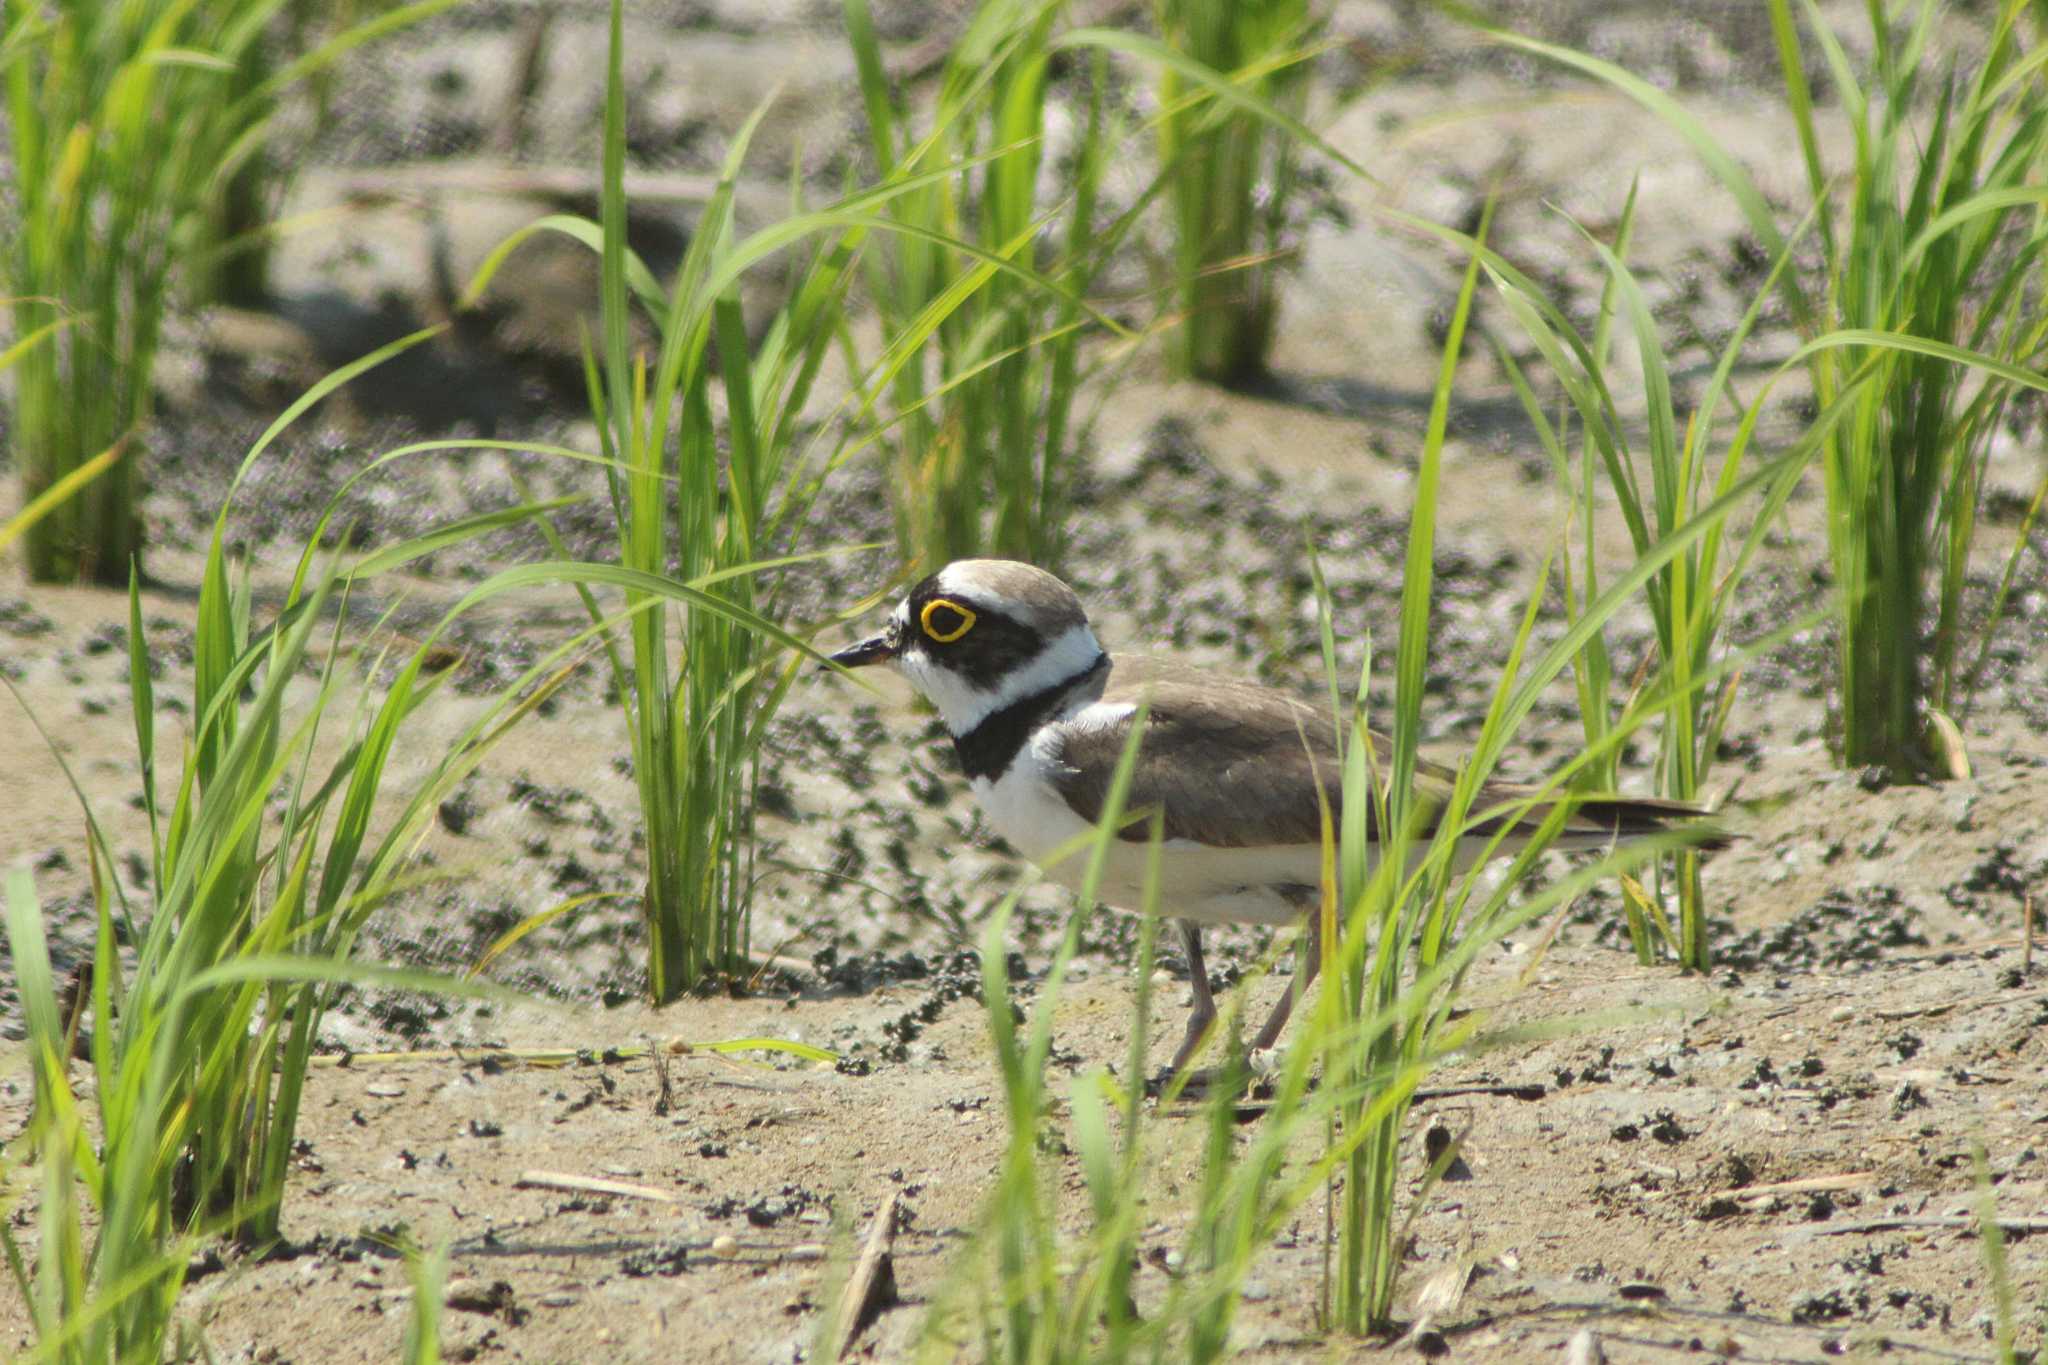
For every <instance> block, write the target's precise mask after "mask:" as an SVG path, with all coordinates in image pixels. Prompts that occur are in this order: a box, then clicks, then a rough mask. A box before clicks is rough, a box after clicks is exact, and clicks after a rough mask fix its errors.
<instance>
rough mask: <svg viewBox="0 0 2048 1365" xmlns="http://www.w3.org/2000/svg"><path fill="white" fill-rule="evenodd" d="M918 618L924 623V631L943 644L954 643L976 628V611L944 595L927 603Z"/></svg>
mask: <svg viewBox="0 0 2048 1365" xmlns="http://www.w3.org/2000/svg"><path fill="white" fill-rule="evenodd" d="M917 619H918V620H919V621H921V622H923V623H924V633H925V634H926V635H929V636H931V638H932V639H933V640H935V641H937V642H938V643H939V644H942V645H950V644H952V643H953V642H954V641H955V640H957V639H959V638H960V637H961V636H963V635H965V634H966V633H967V632H968V631H970V630H972V629H973V628H974V613H973V612H971V611H969V610H968V609H967V608H965V607H963V606H961V605H960V604H959V603H958V602H949V601H947V600H946V599H945V598H943V597H939V598H934V599H933V600H932V601H930V602H927V603H925V605H924V611H923V612H921V613H920V614H919V615H918V618H917Z"/></svg>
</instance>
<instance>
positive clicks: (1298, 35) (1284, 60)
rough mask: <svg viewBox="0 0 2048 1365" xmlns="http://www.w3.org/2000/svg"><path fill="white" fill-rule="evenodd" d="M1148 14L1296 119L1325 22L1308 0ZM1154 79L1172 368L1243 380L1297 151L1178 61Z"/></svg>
mask: <svg viewBox="0 0 2048 1365" xmlns="http://www.w3.org/2000/svg"><path fill="white" fill-rule="evenodd" d="M1157 12H1158V19H1159V28H1160V32H1161V34H1162V35H1163V36H1164V37H1165V40H1166V43H1167V46H1168V47H1169V48H1170V49H1171V50H1172V51H1174V52H1176V53H1178V54H1181V55H1182V56H1185V57H1187V58H1189V59H1190V60H1192V61H1193V62H1196V63H1199V64H1200V65H1201V66H1203V67H1205V68H1207V69H1208V70H1210V71H1212V72H1215V73H1217V74H1219V75H1221V76H1224V77H1226V78H1228V79H1229V80H1230V81H1231V83H1232V84H1233V86H1235V87H1236V88H1237V89H1238V90H1240V91H1242V92H1243V93H1244V94H1246V95H1249V96H1251V97H1253V98H1255V99H1257V100H1259V101H1260V102H1262V103H1264V104H1266V105H1267V106H1269V107H1270V108H1272V109H1275V110H1279V111H1281V112H1283V113H1285V114H1287V115H1289V116H1290V117H1292V118H1294V119H1297V120H1298V119H1299V118H1300V117H1301V115H1302V114H1303V113H1304V112H1305V111H1306V107H1307V103H1308V66H1307V59H1308V58H1310V57H1312V56H1313V55H1314V54H1315V51H1316V39H1317V36H1318V34H1319V32H1320V30H1321V27H1322V20H1321V18H1320V16H1319V15H1318V14H1317V13H1316V12H1315V10H1314V8H1313V7H1312V6H1311V4H1310V3H1309V0H1242V2H1241V3H1240V2H1238V0H1160V3H1159V4H1158V6H1157ZM1159 81H1160V85H1159V101H1160V105H1161V106H1162V109H1163V111H1164V113H1163V116H1162V117H1161V119H1160V120H1159V125H1158V137H1159V161H1160V164H1161V165H1162V166H1164V167H1166V168H1167V172H1168V175H1169V184H1170V186H1171V189H1170V198H1171V201H1172V209H1173V228H1174V234H1173V240H1174V260H1173V276H1174V283H1175V287H1176V290H1177V293H1178V296H1179V302H1180V312H1181V317H1180V327H1179V329H1178V331H1176V332H1175V334H1174V339H1173V343H1172V346H1171V355H1172V358H1173V363H1174V367H1175V369H1176V370H1177V371H1178V372H1179V373H1181V374H1183V375H1187V376H1191V377H1193V378H1196V379H1206V380H1209V381H1212V382H1215V383H1220V384H1234V385H1242V384H1246V383H1249V382H1251V381H1253V380H1256V379H1257V378H1259V376H1261V375H1263V374H1264V373H1265V369H1266V360H1267V358H1268V356H1270V355H1271V354H1272V349H1273V337H1274V335H1275V329H1276V328H1277V326H1278V323H1279V316H1280V282H1281V279H1282V278H1283V274H1284V272H1285V271H1286V269H1287V268H1288V267H1289V265H1290V264H1291V263H1292V256H1293V252H1294V249H1295V243H1294V241H1293V235H1294V233H1295V231H1296V230H1297V228H1298V224H1297V223H1296V222H1295V221H1294V215H1295V214H1296V213H1298V212H1299V205H1298V203H1297V202H1296V200H1297V191H1298V190H1299V189H1300V186H1301V176H1300V166H1299V160H1300V157H1301V155H1302V153H1303V150H1304V149H1303V147H1302V145H1301V142H1300V139H1299V138H1297V137H1296V136H1295V135H1294V134H1293V133H1292V132H1290V131H1289V130H1288V129H1287V128H1285V127H1283V126H1280V125H1278V124H1276V123H1274V122H1272V121H1270V120H1268V119H1264V118H1261V117H1259V116H1257V115H1256V114H1254V113H1252V112H1250V111H1248V110H1246V109H1245V108H1243V107H1242V106H1240V105H1238V104H1235V103H1232V102H1226V101H1222V100H1218V99H1214V98H1208V97H1207V93H1208V92H1207V91H1206V89H1205V87H1204V86H1203V85H1202V84H1201V83H1199V82H1198V81H1195V80H1193V79H1191V78H1190V76H1189V74H1188V72H1187V71H1186V69H1185V68H1183V67H1180V66H1175V65H1167V66H1163V67H1162V68H1161V70H1160V76H1159Z"/></svg>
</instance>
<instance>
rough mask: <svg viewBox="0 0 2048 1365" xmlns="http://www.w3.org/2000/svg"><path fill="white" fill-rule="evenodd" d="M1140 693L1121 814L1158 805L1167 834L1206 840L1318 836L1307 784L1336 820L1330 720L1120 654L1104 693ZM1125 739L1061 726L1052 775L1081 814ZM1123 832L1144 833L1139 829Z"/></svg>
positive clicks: (1231, 843)
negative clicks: (1141, 724)
mask: <svg viewBox="0 0 2048 1365" xmlns="http://www.w3.org/2000/svg"><path fill="white" fill-rule="evenodd" d="M1140 699H1144V700H1145V701H1147V702H1148V704H1149V711H1148V718H1147V722H1146V726H1145V736H1144V739H1143V741H1142V743H1141V746H1140V748H1139V751H1138V758H1137V766H1136V768H1135V769H1134V770H1133V772H1132V775H1131V793H1130V798H1129V800H1128V801H1127V802H1126V806H1127V808H1128V809H1130V810H1132V811H1134V812H1135V811H1139V810H1151V809H1156V810H1158V811H1159V812H1160V813H1161V814H1162V816H1163V817H1164V820H1165V827H1166V837H1167V838H1169V839H1193V840H1196V841H1197V842H1200V843H1204V844H1208V845H1211V846H1214V847H1223V848H1248V847H1259V846H1265V845H1272V844H1313V843H1317V842H1319V841H1320V840H1321V839H1322V820H1321V816H1320V814H1319V811H1318V808H1317V803H1316V785H1317V783H1318V781H1320V782H1321V784H1322V786H1323V789H1324V792H1325V795H1326V797H1327V799H1328V801H1329V803H1330V811H1331V818H1332V819H1333V820H1334V819H1335V818H1336V815H1337V811H1338V808H1339V800H1340V792H1339V790H1338V788H1339V787H1340V786H1341V784H1342V781H1343V773H1342V770H1341V769H1340V768H1339V767H1338V764H1337V753H1336V745H1335V742H1334V739H1333V734H1332V731H1331V727H1330V718H1329V717H1328V716H1326V715H1324V714H1322V712H1321V711H1320V710H1318V709H1317V708H1316V707H1314V706H1311V705H1309V704H1308V703H1307V702H1303V701H1297V700H1296V699H1295V698H1293V697H1290V696H1288V695H1286V694H1285V693H1282V692H1275V691H1273V690H1272V689H1271V688H1265V687H1258V686H1255V685H1253V684H1250V683H1243V682H1238V681H1235V680H1233V679H1228V678H1217V677H1213V676H1210V675H1206V674H1198V673H1194V672H1192V671H1190V670H1184V669H1178V668H1174V667H1172V666H1171V665H1165V664H1159V663H1154V662H1153V661H1148V660H1133V659H1118V660H1117V662H1116V666H1115V671H1114V672H1113V673H1112V674H1111V676H1110V681H1109V686H1108V688H1107V689H1106V690H1105V692H1104V694H1103V700H1104V701H1106V702H1129V703H1136V702H1138V701H1139V700H1140ZM1127 736H1128V731H1127V730H1125V729H1124V728H1123V727H1121V726H1117V727H1109V728H1101V729H1090V728H1078V727H1075V728H1068V729H1065V730H1064V731H1063V736H1062V745H1061V749H1060V751H1059V753H1058V754H1057V755H1055V757H1056V758H1057V759H1058V760H1059V763H1060V771H1059V772H1058V773H1057V774H1056V776H1055V778H1054V780H1055V782H1056V783H1057V785H1058V787H1059V790H1060V793H1061V795H1063V796H1064V797H1065V798H1066V799H1067V802H1068V804H1070V805H1071V806H1073V807H1074V809H1075V811H1076V812H1077V813H1078V814H1079V815H1080V816H1081V818H1083V819H1084V820H1090V821H1093V820H1095V819H1096V818H1098V817H1099V816H1100V815H1101V813H1102V806H1103V802H1104V800H1105V799H1106V798H1107V796H1108V793H1109V782H1110V778H1111V777H1112V776H1113V775H1114V773H1115V771H1116V765H1117V761H1118V760H1119V759H1120V758H1121V757H1122V756H1123V749H1124V742H1125V739H1126V738H1127ZM1123 837H1124V838H1126V839H1143V838H1145V837H1146V826H1145V824H1143V823H1138V824H1133V825H1130V826H1127V827H1126V828H1125V830H1124V833H1123Z"/></svg>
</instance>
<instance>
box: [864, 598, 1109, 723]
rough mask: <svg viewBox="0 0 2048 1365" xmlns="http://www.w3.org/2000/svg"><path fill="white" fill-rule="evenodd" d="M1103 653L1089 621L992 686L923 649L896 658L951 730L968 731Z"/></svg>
mask: <svg viewBox="0 0 2048 1365" xmlns="http://www.w3.org/2000/svg"><path fill="white" fill-rule="evenodd" d="M1101 654H1102V646H1101V644H1099V643H1098V642H1097V641H1096V639H1095V632H1094V631H1092V630H1090V629H1089V628H1088V627H1087V626H1085V625H1079V626H1073V627H1070V628H1069V629H1068V630H1067V631H1066V633H1065V634H1063V635H1061V636H1060V637H1059V638H1058V639H1056V640H1054V641H1053V642H1052V643H1051V644H1049V645H1047V646H1046V647H1045V648H1044V649H1042V650H1040V651H1039V652H1038V655H1037V657H1035V658H1034V659H1032V660H1031V662H1029V663H1027V664H1025V665H1024V666H1023V667H1022V668H1019V669H1017V670H1015V671H1014V672H1012V673H1010V674H1009V675H1008V676H1007V677H1004V678H1001V679H999V680H998V681H997V683H996V686H995V687H993V688H988V689H983V688H979V687H976V686H975V685H974V684H973V683H971V682H969V681H968V680H967V679H966V678H963V677H961V676H960V675H959V674H958V673H955V672H954V671H953V670H952V669H950V668H945V667H942V666H940V665H937V664H935V663H933V662H932V660H931V658H930V657H929V656H927V655H926V654H925V653H924V651H923V650H912V651H906V652H905V653H903V654H900V655H898V656H897V657H896V658H895V659H893V660H891V663H892V664H893V665H894V666H895V668H896V671H897V672H899V673H901V674H902V675H903V676H904V677H905V678H907V679H909V680H910V684H911V686H913V687H915V688H916V689H917V690H918V691H920V692H922V693H924V695H925V696H926V697H927V698H928V699H929V700H930V701H931V704H932V705H934V706H936V707H938V708H939V715H940V716H941V717H942V718H943V719H944V720H945V722H946V729H947V730H949V731H951V732H952V733H953V734H955V735H964V734H967V733H968V732H969V731H971V730H973V729H974V727H975V726H977V725H979V724H981V723H982V722H983V721H984V720H987V719H988V718H989V717H990V716H992V715H994V714H995V713H996V712H998V711H1000V710H1002V709H1003V708H1004V707H1006V706H1008V705H1010V704H1011V703H1012V702H1016V701H1021V700H1023V699H1024V698H1025V697H1029V696H1032V695H1034V694H1035V693H1039V692H1043V691H1044V690H1045V689H1046V688H1048V687H1051V686H1052V685H1053V684H1054V683H1058V682H1064V681H1066V680H1067V679H1069V678H1072V677H1074V676H1075V675H1076V674H1078V673H1080V672H1081V671H1082V670H1084V669H1086V668H1087V667H1088V666H1089V665H1090V664H1092V663H1094V662H1095V660H1096V659H1097V658H1098V657H1099V656H1100V655H1101Z"/></svg>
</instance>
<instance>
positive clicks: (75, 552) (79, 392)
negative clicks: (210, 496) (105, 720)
mask: <svg viewBox="0 0 2048 1365" xmlns="http://www.w3.org/2000/svg"><path fill="white" fill-rule="evenodd" d="M453 3H454V0H420V3H416V4H413V5H409V6H404V7H400V8H397V9H394V10H392V11H390V12H389V13H385V14H379V15H376V16H374V17H373V18H371V19H369V20H366V21H365V22H363V23H361V24H358V25H356V26H355V27H353V28H350V29H346V30H344V31H342V32H340V33H338V34H336V35H335V36H334V37H332V38H330V39H329V40H327V41H326V42H325V43H323V44H322V45H321V46H320V47H318V48H316V49H314V50H313V51H311V52H308V53H306V54H304V55H302V56H300V57H298V58H296V59H295V60H293V61H291V62H290V63H289V64H287V65H284V66H282V67H280V68H278V69H276V70H274V71H269V72H266V73H264V74H263V75H262V76H261V78H260V79H258V80H255V81H253V82H250V81H247V80H243V79H241V78H240V77H239V76H238V73H240V72H243V71H245V70H257V69H259V68H257V67H256V66H253V65H252V64H254V63H257V62H258V61H259V55H258V54H259V52H260V44H261V42H262V39H263V35H264V28H265V25H266V24H267V23H268V21H269V19H270V17H271V15H272V14H273V13H274V12H275V10H276V8H277V4H276V0H232V2H231V3H218V4H204V5H199V4H192V3H186V2H184V0H129V2H128V3H120V4H112V3H99V2H98V0H60V3H56V4H40V3H35V2H34V0H6V3H5V4H4V5H0V82H4V85H5V91H6V100H7V117H6V118H5V120H0V129H4V131H0V137H4V138H5V148H6V154H7V156H8V158H9V160H10V161H11V163H12V170H13V176H12V181H11V184H10V193H9V194H8V195H7V196H6V198H5V200H4V217H0V283H4V286H5V288H6V290H7V292H8V293H9V294H10V295H11V296H12V298H11V304H12V309H13V313H14V328H15V335H16V336H17V337H20V338H28V337H34V336H42V337H45V338H46V340H45V342H44V344H42V345H40V346H38V347H36V348H34V349H32V350H31V351H29V352H28V353H26V354H24V355H22V356H21V357H20V358H19V361H18V374H17V376H16V381H15V383H16V388H15V408H14V419H13V422H12V435H13V440H14V445H15V448H16V450H17V451H18V452H19V454H18V456H17V458H18V460H19V461H20V466H21V470H22V476H23V481H24V490H23V502H24V504H33V503H35V501H36V499H37V498H38V497H39V495H41V494H43V493H44V492H45V491H46V490H48V489H50V488H52V487H56V486H59V485H61V484H62V483H63V481H64V480H65V479H66V478H67V476H69V475H70V474H71V473H72V472H73V471H74V470H77V469H79V468H81V467H83V466H85V465H87V464H88V463H89V462H91V461H92V460H94V459H95V458H97V457H99V456H100V455H102V454H103V453H104V452H107V451H109V450H119V449H122V448H124V447H125V446H126V444H127V443H130V442H132V441H134V440H135V439H136V438H137V435H138V432H139V430H140V428H141V426H142V424H143V423H144V422H145V421H146V420H147V418H148V416H149V411H150V375H151V369H152V367H153V365H154V362H155V360H156V353H157V347H158V344H159V341H160V338H161V335H162V330H163V322H164V316H165V311H166V308H167V306H168V302H169V296H170V290H171V287H172V281H173V276H174V274H175V273H176V272H177V271H179V270H181V269H185V268H189V267H194V266H195V265H197V264H198V262H196V261H195V253H196V252H199V251H201V250H204V249H207V248H209V247H211V246H212V245H213V244H214V240H213V236H212V234H211V233H210V232H209V231H208V230H207V228H206V223H207V220H208V217H209V215H210V214H211V213H212V211H213V209H214V207H215V205H216V203H217V201H218V192H217V189H216V187H217V186H218V185H219V184H221V183H222V182H223V180H224V179H230V178H232V177H233V176H234V174H235V173H236V171H237V169H238V167H240V166H241V165H242V164H243V163H244V162H245V161H246V160H247V158H248V157H249V156H250V155H251V154H252V153H253V151H254V150H255V148H256V147H257V145H258V144H259V143H260V139H261V135H262V131H263V127H264V125H265V123H266V121H267V119H268V117H269V115H270V112H271V110H272V109H273V107H274V103H275V100H276V97H277V96H278V95H279V94H280V93H281V92H283V91H285V90H287V89H289V88H290V87H291V86H292V85H293V84H294V83H295V82H297V81H300V80H302V79H304V78H306V77H307V76H309V75H311V74H313V73H315V72H317V71H319V70H322V69H323V68H325V67H326V66H328V65H329V64H331V63H332V62H333V61H334V60H336V59H337V58H338V57H340V56H341V55H342V54H344V53H346V52H348V51H350V50H352V49H353V48H355V47H356V46H358V45H360V44H361V43H363V42H365V41H368V40H369V39H370V38H372V37H374V36H376V35H377V34H379V33H383V32H386V31H388V30H390V29H392V28H394V27H397V26H399V25H400V24H403V23H406V22H411V21H412V20H414V19H417V18H420V17H423V16H425V15H427V14H430V13H433V12H436V11H438V10H441V9H445V8H447V7H448V6H449V5H450V4H453ZM138 493H139V484H138V480H137V473H136V462H135V461H134V460H132V459H127V460H120V459H117V460H115V461H113V462H112V467H111V468H109V469H108V470H107V472H106V473H105V475H104V476H103V477H101V478H99V479H97V480H94V481H93V482H91V483H90V484H89V485H87V486H84V487H82V488H79V489H78V490H77V492H76V494H75V496H72V497H70V498H68V499H65V500H64V501H63V502H62V503H61V504H60V505H57V506H55V507H53V508H51V509H50V511H49V512H48V514H47V515H46V516H43V517H42V518H40V519H39V521H38V522H37V523H36V525H35V526H34V527H33V528H32V529H30V531H29V532H28V534H27V537H26V544H27V550H28V566H29V575H30V577H31V578H32V579H34V580H36V581H38V582H60V581H69V580H73V579H81V580H90V581H94V582H98V583H101V584H105V585H107V586H110V587H117V586H119V585H121V584H123V583H125V582H126V581H127V579H128V570H129V563H130V561H131V560H132V559H133V558H134V557H135V555H136V554H137V552H138V551H139V550H140V549H141V548H142V528H141V523H140V521H139V520H138V519H137V516H136V498H137V496H138Z"/></svg>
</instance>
